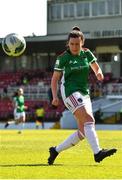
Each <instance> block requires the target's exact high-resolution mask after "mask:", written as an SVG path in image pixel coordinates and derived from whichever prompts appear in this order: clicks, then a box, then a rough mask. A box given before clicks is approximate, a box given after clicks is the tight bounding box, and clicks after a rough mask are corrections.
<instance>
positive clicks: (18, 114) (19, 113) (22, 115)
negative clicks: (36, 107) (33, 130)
mask: <svg viewBox="0 0 122 180" xmlns="http://www.w3.org/2000/svg"><path fill="white" fill-rule="evenodd" d="M21 117H23V119H25V112H16V110H14V119H15V120H18V119H20V118H21Z"/></svg>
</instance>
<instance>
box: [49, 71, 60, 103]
mask: <svg viewBox="0 0 122 180" xmlns="http://www.w3.org/2000/svg"><path fill="white" fill-rule="evenodd" d="M61 76H62V72H61V71H54V73H53V76H52V79H51V89H52V95H53V100H52V105H54V106H58V105H59V98H58V95H57V92H58V82H59V81H60V79H61Z"/></svg>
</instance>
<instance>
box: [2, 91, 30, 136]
mask: <svg viewBox="0 0 122 180" xmlns="http://www.w3.org/2000/svg"><path fill="white" fill-rule="evenodd" d="M13 106H14V121H8V122H7V123H6V124H5V128H7V127H8V126H9V125H10V124H20V123H21V125H22V126H21V125H20V126H19V127H20V130H19V131H18V133H21V129H22V128H24V124H25V109H27V107H26V106H25V105H24V95H23V89H22V88H19V89H18V90H17V93H16V94H15V95H14V98H13Z"/></svg>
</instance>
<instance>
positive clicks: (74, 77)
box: [54, 48, 96, 97]
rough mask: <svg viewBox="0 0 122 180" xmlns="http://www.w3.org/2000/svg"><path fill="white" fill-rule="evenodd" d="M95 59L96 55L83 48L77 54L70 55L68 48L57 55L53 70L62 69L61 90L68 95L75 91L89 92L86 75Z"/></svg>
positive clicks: (64, 94) (85, 93)
mask: <svg viewBox="0 0 122 180" xmlns="http://www.w3.org/2000/svg"><path fill="white" fill-rule="evenodd" d="M95 61H96V57H95V56H94V55H93V53H92V52H91V51H90V50H89V49H86V48H84V49H83V50H81V52H80V54H79V55H72V54H71V53H70V51H69V50H67V51H65V52H64V53H63V54H61V55H60V56H58V58H57V60H56V63H55V67H54V70H55V71H62V72H63V76H62V80H61V81H62V85H61V91H62V92H63V96H65V97H68V96H70V95H71V94H72V93H74V92H76V91H80V92H81V93H83V94H84V95H87V94H89V88H88V76H89V68H90V63H93V62H95Z"/></svg>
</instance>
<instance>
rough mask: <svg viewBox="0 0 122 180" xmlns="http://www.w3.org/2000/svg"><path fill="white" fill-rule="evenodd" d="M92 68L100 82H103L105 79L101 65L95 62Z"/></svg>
mask: <svg viewBox="0 0 122 180" xmlns="http://www.w3.org/2000/svg"><path fill="white" fill-rule="evenodd" d="M90 66H91V68H92V70H93V71H94V73H95V75H96V77H97V79H98V80H99V81H102V80H103V79H104V75H103V73H102V70H101V68H100V66H99V64H98V63H97V62H96V61H95V62H93V63H91V64H90Z"/></svg>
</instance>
